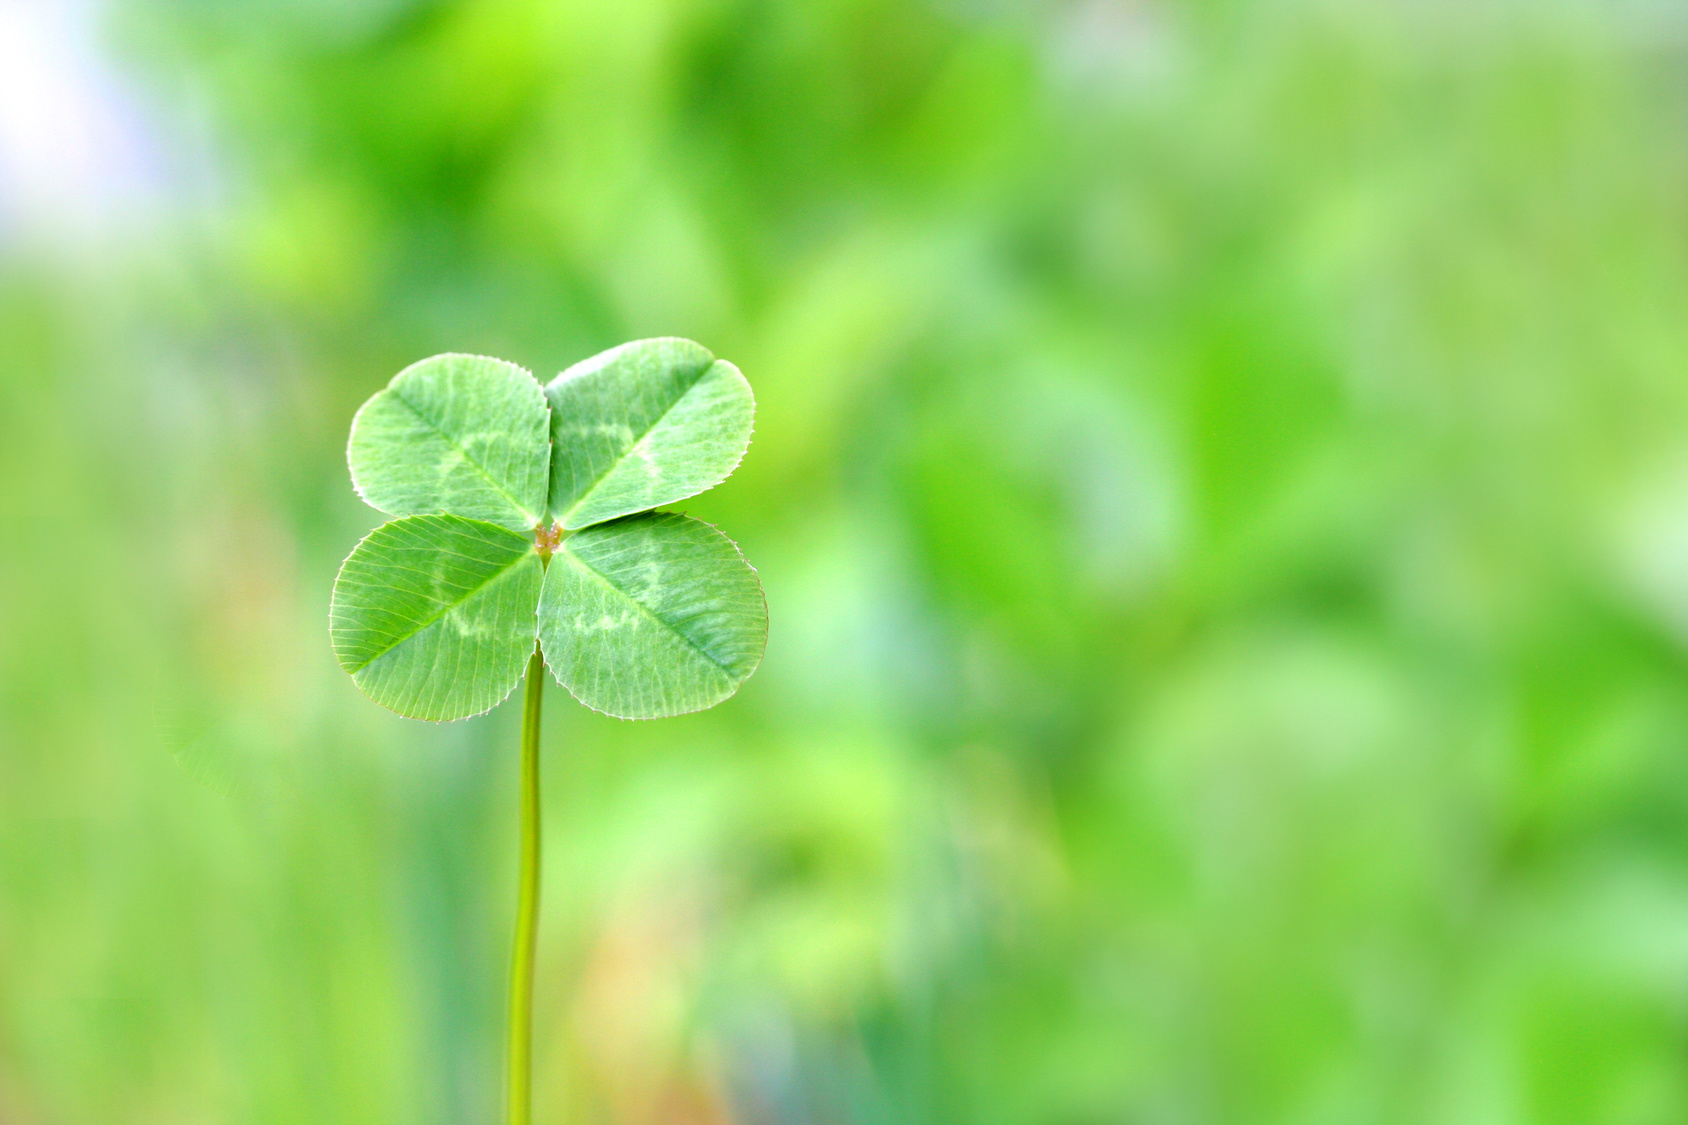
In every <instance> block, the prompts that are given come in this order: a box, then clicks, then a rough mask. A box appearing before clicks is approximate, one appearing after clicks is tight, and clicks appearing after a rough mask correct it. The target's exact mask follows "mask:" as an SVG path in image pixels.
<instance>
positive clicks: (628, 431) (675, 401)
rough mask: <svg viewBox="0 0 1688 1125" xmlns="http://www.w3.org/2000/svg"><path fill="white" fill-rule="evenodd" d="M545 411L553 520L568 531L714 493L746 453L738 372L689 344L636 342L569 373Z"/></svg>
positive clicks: (554, 385) (746, 417)
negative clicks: (707, 491) (548, 417)
mask: <svg viewBox="0 0 1688 1125" xmlns="http://www.w3.org/2000/svg"><path fill="white" fill-rule="evenodd" d="M545 397H546V398H547V399H549V400H550V402H551V448H552V451H553V452H552V456H551V506H550V512H551V518H552V519H554V520H556V521H557V522H558V523H559V524H561V525H562V526H563V527H565V528H568V529H570V530H574V529H576V528H582V527H590V526H592V525H593V524H595V523H602V522H603V521H604V520H608V519H614V518H615V517H616V516H625V515H629V514H631V513H633V512H643V511H645V510H647V509H649V508H655V507H657V506H658V505H660V504H671V503H673V502H674V501H676V500H683V499H685V498H686V497H688V496H695V495H697V494H698V493H699V492H702V491H703V490H704V489H707V488H714V487H715V486H716V485H718V484H720V483H721V482H722V481H723V480H726V479H727V477H728V475H730V474H731V473H732V471H733V470H734V469H736V468H737V467H738V463H739V460H740V459H741V458H743V457H744V451H745V447H746V446H748V445H749V444H750V427H751V422H752V420H753V417H754V414H755V411H756V402H755V400H754V399H753V398H752V397H751V394H750V384H749V383H747V382H745V381H744V376H743V375H741V374H739V370H738V368H736V367H734V366H733V365H732V364H730V363H728V362H727V361H726V360H723V359H716V358H715V357H714V356H712V355H710V354H709V352H708V351H706V350H705V349H704V348H703V347H701V346H700V345H698V344H694V343H692V342H691V341H690V340H673V339H667V340H635V341H634V342H633V343H631V344H623V345H622V346H621V347H619V348H611V349H610V350H609V351H607V352H604V353H603V354H601V355H596V356H593V357H592V358H591V359H588V360H583V361H582V362H580V363H577V364H575V365H574V366H573V367H571V368H569V369H568V370H567V371H565V372H563V373H562V374H561V375H559V376H557V377H556V378H555V379H553V380H552V381H551V385H550V386H548V387H546V388H545Z"/></svg>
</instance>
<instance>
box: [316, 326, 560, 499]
mask: <svg viewBox="0 0 1688 1125" xmlns="http://www.w3.org/2000/svg"><path fill="white" fill-rule="evenodd" d="M550 425H551V412H550V410H549V408H547V406H546V405H545V393H544V392H543V391H542V390H541V389H540V387H539V384H538V383H537V382H536V381H535V380H534V378H533V376H532V375H530V374H529V373H528V372H527V371H525V370H523V369H522V368H520V367H517V366H516V365H515V364H513V363H506V362H504V361H503V360H501V359H488V358H486V357H485V356H473V355H437V356H434V357H433V358H431V359H424V360H422V361H421V362H420V363H414V364H412V365H411V366H409V367H407V368H405V369H404V370H403V371H401V372H399V373H398V374H397V375H395V376H394V377H393V381H392V382H391V383H389V384H387V387H386V389H385V390H382V391H379V392H377V393H376V394H375V396H374V397H373V398H371V399H370V400H369V401H368V402H366V403H364V404H363V407H362V409H360V410H359V411H358V412H357V416H356V417H355V418H353V419H352V440H351V443H350V445H349V446H348V448H347V454H346V459H347V461H348V462H349V463H350V465H351V469H352V484H353V486H354V487H356V488H357V490H358V495H360V496H362V497H363V498H364V500H366V501H368V502H369V503H370V504H371V505H373V506H374V507H376V508H379V509H381V510H382V511H383V512H387V513H388V514H390V515H395V516H409V515H421V514H425V513H430V512H445V513H449V514H451V515H454V516H462V517H464V518H465V519H477V520H487V521H490V522H492V523H496V524H499V525H501V526H503V527H508V528H512V529H514V530H517V531H527V530H530V529H532V528H533V526H534V525H535V524H537V523H539V521H540V519H541V517H542V516H543V515H544V514H545V497H546V490H547V489H548V487H549V479H550V474H549V466H550V456H551V450H550Z"/></svg>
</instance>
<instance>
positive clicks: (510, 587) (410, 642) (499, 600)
mask: <svg viewBox="0 0 1688 1125" xmlns="http://www.w3.org/2000/svg"><path fill="white" fill-rule="evenodd" d="M543 580H544V572H543V569H542V568H541V566H540V561H539V553H538V551H537V550H536V549H535V546H534V543H533V540H532V539H531V538H528V537H525V536H521V535H517V534H516V533H514V532H512V531H507V530H505V529H504V528H502V527H499V526H498V525H497V524H492V523H487V522H486V521H485V520H466V519H463V518H461V517H459V516H449V515H435V516H406V517H405V518H403V519H398V520H393V521H392V522H391V523H385V524H382V525H381V526H380V527H378V528H376V529H375V530H374V531H372V532H370V533H369V535H368V537H367V538H365V539H364V541H363V542H361V543H359V544H358V545H357V547H356V548H354V549H353V551H352V553H351V555H350V557H348V558H347V559H346V564H345V566H343V567H341V568H340V577H339V579H338V580H336V581H335V583H334V599H333V602H332V604H331V607H330V609H329V622H330V625H329V632H330V635H331V637H332V639H333V642H334V655H335V656H336V657H338V658H339V661H340V667H342V668H344V669H345V670H346V671H347V672H349V673H351V676H352V679H353V680H354V681H355V682H356V683H357V685H358V687H360V688H362V689H363V691H364V694H366V695H368V696H369V698H371V699H373V700H375V702H377V703H379V704H381V705H382V706H384V707H390V708H392V709H393V710H394V711H397V712H398V713H399V714H401V715H409V716H410V717H412V718H416V719H458V718H462V717H463V716H465V715H477V714H479V713H480V712H482V711H486V710H489V709H490V708H492V707H493V706H495V705H497V704H498V703H499V702H500V701H502V700H503V699H504V697H505V696H507V695H509V694H510V691H511V689H512V688H514V687H515V686H516V682H517V681H518V680H520V679H521V676H522V665H523V664H524V663H526V661H527V658H528V654H529V653H531V652H532V651H533V640H534V628H533V620H532V619H533V606H534V603H535V602H537V601H538V600H539V590H540V584H541V582H543Z"/></svg>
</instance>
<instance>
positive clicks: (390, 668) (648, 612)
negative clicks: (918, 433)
mask: <svg viewBox="0 0 1688 1125" xmlns="http://www.w3.org/2000/svg"><path fill="white" fill-rule="evenodd" d="M754 412H755V400H754V398H753V397H752V395H751V391H750V384H749V383H747V382H746V381H745V379H744V376H743V375H741V374H740V373H739V371H738V368H736V367H734V366H733V365H732V364H730V363H728V362H726V361H725V360H719V359H716V358H715V357H714V356H713V355H711V354H710V352H709V351H708V350H706V349H705V348H703V347H702V346H701V345H699V344H695V343H692V342H691V341H690V340H681V339H656V340H639V341H635V342H633V343H630V344H623V345H622V346H620V347H618V348H612V349H610V350H609V351H607V352H604V353H602V354H600V355H597V356H594V357H592V358H591V359H588V360H584V361H582V362H580V363H577V364H575V365H574V366H573V367H571V368H569V369H568V370H567V371H564V372H563V373H562V374H561V375H559V376H557V378H555V379H554V380H552V381H551V382H550V383H549V384H547V385H546V386H545V387H543V388H542V387H541V386H540V385H539V383H538V382H537V381H536V380H535V379H534V377H533V376H532V375H531V374H529V373H528V372H527V371H526V370H524V369H522V368H520V367H518V366H516V365H515V364H513V363H506V362H505V361H503V360H499V359H488V358H485V357H482V356H469V355H440V356H434V357H433V358H431V359H425V360H422V361H421V362H420V363H416V364H414V365H412V366H410V367H408V368H406V369H405V370H403V371H401V372H400V373H399V374H398V375H397V376H395V377H394V378H393V381H392V382H391V383H390V384H388V386H387V387H386V389H385V390H382V391H380V392H378V393H377V394H376V395H375V396H374V397H373V398H371V399H370V400H369V401H368V402H366V403H365V404H364V405H363V407H362V409H360V410H359V411H358V413H357V416H356V417H355V418H354V419H353V421H352V436H351V442H350V446H349V448H348V451H347V459H348V461H349V462H350V465H351V472H352V482H353V485H354V486H355V487H356V489H357V491H358V495H360V496H362V497H363V499H364V500H365V501H367V502H368V503H369V504H370V505H372V506H373V507H375V508H378V509H380V510H381V511H383V512H386V513H388V514H389V515H392V516H396V517H398V518H396V519H394V520H392V521H390V522H388V523H385V524H383V525H381V526H380V527H378V528H376V529H375V530H374V531H373V532H371V533H370V534H369V535H368V537H366V538H365V539H364V540H363V541H362V542H361V543H359V544H358V545H357V547H356V548H355V549H354V550H353V551H352V553H351V555H350V556H349V557H348V558H347V559H346V561H345V563H344V565H342V566H341V568H340V574H339V577H338V578H337V579H336V580H335V583H334V597H333V602H332V607H331V609H330V633H331V636H332V639H333V643H334V652H335V655H336V656H337V657H338V658H339V661H340V666H341V667H342V668H344V669H345V670H346V671H347V672H349V673H351V676H352V679H353V680H354V681H356V683H357V685H358V687H360V688H361V689H363V691H364V692H365V693H366V694H367V695H368V696H369V697H370V698H371V699H373V700H375V701H376V702H377V703H380V704H382V705H383V706H386V707H389V708H391V709H392V710H394V711H397V712H398V713H399V714H401V715H408V716H411V717H413V718H418V719H433V720H445V719H460V718H464V717H466V716H470V715H478V714H480V713H481V712H483V711H487V710H489V709H490V708H492V707H494V706H496V705H497V704H498V703H499V702H500V701H501V700H503V699H504V698H505V697H506V696H508V695H509V694H510V692H511V691H512V690H513V689H514V688H515V686H516V684H517V682H518V681H520V679H521V677H522V670H523V667H524V665H525V664H526V663H527V661H528V659H529V657H530V656H531V655H532V654H533V653H534V651H535V644H536V643H537V645H538V646H539V650H540V651H541V652H542V654H543V657H544V661H545V664H546V665H547V666H548V667H549V668H550V669H551V672H552V674H553V675H555V676H556V677H557V679H558V681H559V682H560V683H562V685H563V686H564V687H566V688H567V689H568V690H569V692H570V693H571V694H573V695H574V697H575V698H576V699H578V700H580V702H582V703H584V704H586V705H587V706H588V707H591V708H594V709H595V710H598V711H602V712H605V713H606V714H610V715H615V716H618V717H620V718H624V719H649V718H658V717H661V716H665V715H678V714H682V713H684V712H687V711H699V710H702V709H704V708H707V707H712V706H714V705H715V704H717V703H719V702H721V701H722V700H723V699H725V698H727V697H728V696H730V695H732V694H733V692H734V691H736V690H737V689H738V686H739V685H740V684H741V683H743V682H744V680H745V678H746V677H748V676H749V675H750V674H751V673H752V672H754V671H755V670H756V666H757V664H758V663H760V661H761V659H762V650H763V647H764V644H765V642H766V639H767V626H768V614H767V606H766V603H765V602H764V600H763V597H762V587H761V583H760V582H759V581H758V580H757V577H756V572H755V571H754V570H752V569H751V568H750V565H749V564H748V563H746V562H745V561H744V557H743V556H742V555H741V554H740V553H739V550H738V547H737V546H735V545H734V544H733V542H732V541H731V540H730V539H728V538H727V537H726V536H724V535H722V534H721V533H720V532H719V531H717V530H716V529H715V528H714V527H712V526H710V525H709V524H706V523H703V522H701V521H699V520H695V519H691V518H689V517H687V516H684V515H680V514H676V513H671V512H656V511H652V510H651V509H653V508H656V507H658V506H659V505H663V504H669V503H672V502H674V501H676V500H681V499H684V498H685V497H687V496H693V495H696V494H697V493H699V492H702V491H704V490H705V489H708V488H712V487H714V486H715V485H717V484H719V483H720V482H721V481H723V480H725V479H726V478H727V476H728V475H730V474H731V473H732V471H733V470H734V469H735V468H737V467H738V463H739V461H740V459H741V458H743V456H744V452H745V449H746V447H747V446H748V445H749V442H750V431H751V423H752V419H753V415H754Z"/></svg>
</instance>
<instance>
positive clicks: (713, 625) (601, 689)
mask: <svg viewBox="0 0 1688 1125" xmlns="http://www.w3.org/2000/svg"><path fill="white" fill-rule="evenodd" d="M539 637H540V643H541V645H542V647H543V649H544V652H545V660H546V663H547V664H548V665H549V666H550V668H551V671H552V673H553V674H554V675H556V677H557V679H558V680H559V681H561V683H562V685H563V686H564V687H566V688H568V689H569V691H570V692H571V693H572V694H573V695H574V697H575V698H576V699H578V700H580V702H582V703H584V704H586V705H587V706H588V707H591V708H593V709H595V710H598V711H603V712H605V713H606V714H610V715H615V716H617V717H618V718H623V719H655V718H660V717H661V716H664V715H680V714H684V713H685V712H687V711H701V710H703V709H704V708H706V707H713V706H715V704H717V703H719V702H721V701H722V700H723V699H725V698H727V697H728V696H729V695H732V694H733V692H735V691H737V690H738V686H739V684H741V683H743V682H744V680H745V678H746V677H747V676H749V675H750V674H751V673H752V672H754V671H755V670H756V666H757V665H758V664H759V663H761V661H762V649H763V647H764V645H765V644H766V643H767V639H768V607H767V603H766V602H764V601H763V598H762V584H761V582H760V581H758V580H757V577H756V572H755V571H754V570H752V569H751V568H750V564H749V563H747V562H745V561H744V556H743V555H741V554H739V550H738V547H736V546H735V545H734V544H733V541H732V540H731V539H728V538H727V537H726V536H725V535H722V534H721V533H720V532H719V531H716V530H715V529H714V528H713V527H711V526H710V525H709V524H706V523H703V522H702V521H701V520H694V519H691V518H689V517H687V516H682V515H676V514H674V513H671V512H650V513H647V514H644V515H638V516H631V517H629V518H627V519H622V520H616V521H615V522H613V523H606V524H600V525H599V526H596V527H592V528H589V529H587V530H585V531H582V532H579V533H578V534H576V535H572V536H570V537H569V538H568V539H566V540H565V541H564V542H563V545H562V547H561V548H559V550H558V551H557V553H556V555H555V556H553V557H552V559H551V565H550V568H549V569H548V570H547V571H546V573H545V590H544V593H543V594H541V596H540V599H539Z"/></svg>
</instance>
